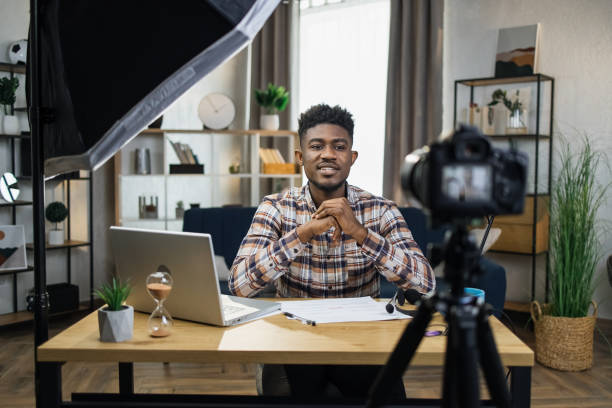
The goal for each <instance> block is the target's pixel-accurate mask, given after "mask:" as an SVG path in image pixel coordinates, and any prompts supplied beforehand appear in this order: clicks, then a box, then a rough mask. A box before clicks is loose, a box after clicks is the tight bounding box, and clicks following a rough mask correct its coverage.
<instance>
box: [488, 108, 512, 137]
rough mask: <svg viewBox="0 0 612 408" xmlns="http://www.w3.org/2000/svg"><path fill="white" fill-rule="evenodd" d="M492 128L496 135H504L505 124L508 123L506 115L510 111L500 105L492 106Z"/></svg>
mask: <svg viewBox="0 0 612 408" xmlns="http://www.w3.org/2000/svg"><path fill="white" fill-rule="evenodd" d="M492 109H493V122H494V124H493V128H494V130H495V134H496V135H505V134H506V124H507V123H508V114H509V113H510V111H509V110H508V108H506V107H505V106H504V105H503V104H502V103H498V104H497V105H495V106H493V108H492Z"/></svg>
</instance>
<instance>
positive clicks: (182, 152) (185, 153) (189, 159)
mask: <svg viewBox="0 0 612 408" xmlns="http://www.w3.org/2000/svg"><path fill="white" fill-rule="evenodd" d="M169 142H170V145H171V146H172V149H174V153H176V157H177V158H178V159H179V162H180V163H181V164H199V163H198V159H197V156H196V155H195V154H194V153H193V150H192V149H191V147H190V146H189V145H188V144H185V143H179V142H173V141H172V140H170V141H169Z"/></svg>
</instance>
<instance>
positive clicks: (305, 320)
mask: <svg viewBox="0 0 612 408" xmlns="http://www.w3.org/2000/svg"><path fill="white" fill-rule="evenodd" d="M283 314H284V315H285V316H287V317H288V318H290V319H296V320H299V321H301V322H302V323H303V324H309V325H311V326H316V325H317V322H315V321H314V320H308V319H304V318H302V317H300V316H296V315H294V314H293V313H289V312H283Z"/></svg>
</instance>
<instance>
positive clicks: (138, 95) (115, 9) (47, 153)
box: [39, 0, 279, 178]
mask: <svg viewBox="0 0 612 408" xmlns="http://www.w3.org/2000/svg"><path fill="white" fill-rule="evenodd" d="M278 3H279V0H233V1H232V0H176V1H170V0H128V1H125V0H104V1H101V0H96V1H93V0H89V1H81V0H48V1H45V2H41V9H40V14H39V19H40V23H41V24H40V29H41V31H40V76H41V80H40V98H41V106H42V107H43V108H49V109H45V110H44V111H43V112H44V116H45V120H44V124H43V126H44V128H43V129H42V130H43V132H42V134H43V135H44V139H43V141H42V143H43V150H44V158H45V169H44V173H45V178H49V177H52V176H54V175H57V174H60V173H65V172H68V171H73V170H77V169H84V170H95V169H96V168H98V167H100V166H101V165H102V164H104V162H105V161H106V160H108V159H109V158H111V157H112V156H113V155H114V154H115V153H116V152H117V151H118V150H119V149H120V148H121V147H122V146H124V145H125V144H126V143H127V142H129V141H130V139H131V138H133V137H134V136H135V135H136V134H138V132H140V131H141V130H142V129H144V128H145V127H146V126H147V125H148V124H149V123H151V122H153V121H154V120H155V119H156V118H157V117H159V116H160V115H161V114H162V113H163V112H164V110H166V109H167V108H168V107H169V106H170V105H171V104H172V102H174V101H175V100H176V99H177V98H178V97H179V96H181V95H182V94H183V93H185V92H186V91H187V90H188V89H189V88H191V87H192V86H193V85H194V84H195V83H196V82H197V81H199V80H200V79H201V78H202V77H204V76H205V75H206V74H208V73H209V72H210V71H212V70H213V69H214V68H215V67H217V66H218V65H220V64H221V63H222V62H224V61H225V60H227V59H228V58H229V57H231V56H232V55H233V54H235V53H236V52H238V51H239V50H240V49H241V48H242V47H244V46H245V45H246V44H247V43H248V42H249V41H251V40H252V39H253V37H254V36H255V34H256V33H257V32H258V31H259V29H260V28H261V27H262V26H263V24H264V22H265V21H266V19H267V18H268V17H269V16H270V15H271V14H272V12H273V11H274V9H275V8H276V6H277V5H278Z"/></svg>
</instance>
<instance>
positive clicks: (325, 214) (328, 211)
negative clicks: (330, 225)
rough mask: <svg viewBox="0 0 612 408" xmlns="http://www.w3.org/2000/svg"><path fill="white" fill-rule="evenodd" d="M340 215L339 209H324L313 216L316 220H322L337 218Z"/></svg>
mask: <svg viewBox="0 0 612 408" xmlns="http://www.w3.org/2000/svg"><path fill="white" fill-rule="evenodd" d="M341 214H342V210H341V209H339V208H326V209H324V210H321V211H320V212H319V213H318V214H314V215H313V217H314V216H316V219H323V218H325V217H330V216H331V217H333V216H339V215H341Z"/></svg>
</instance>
